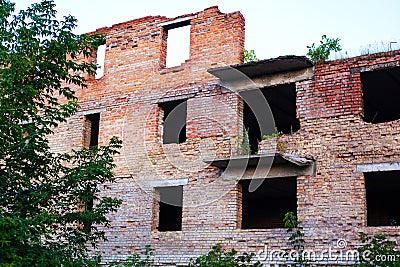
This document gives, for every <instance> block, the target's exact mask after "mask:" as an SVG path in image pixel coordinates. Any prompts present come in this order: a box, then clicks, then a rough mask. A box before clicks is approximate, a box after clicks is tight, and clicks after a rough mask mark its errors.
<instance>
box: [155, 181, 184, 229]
mask: <svg viewBox="0 0 400 267" xmlns="http://www.w3.org/2000/svg"><path fill="white" fill-rule="evenodd" d="M156 190H157V191H158V193H159V196H160V199H159V214H158V227H157V228H158V230H159V231H181V230H182V199H183V190H182V186H168V187H158V188H156Z"/></svg>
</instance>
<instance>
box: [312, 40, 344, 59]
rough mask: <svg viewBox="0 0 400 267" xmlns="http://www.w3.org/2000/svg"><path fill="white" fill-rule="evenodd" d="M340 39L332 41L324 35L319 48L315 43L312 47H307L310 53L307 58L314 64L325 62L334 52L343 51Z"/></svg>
mask: <svg viewBox="0 0 400 267" xmlns="http://www.w3.org/2000/svg"><path fill="white" fill-rule="evenodd" d="M339 42H340V39H339V38H336V39H332V38H328V37H326V35H322V39H321V41H320V45H319V46H317V47H316V46H315V44H314V43H313V44H312V45H311V46H307V48H308V53H307V56H308V57H309V58H310V59H311V61H313V62H323V61H325V60H327V59H328V58H329V55H330V54H331V52H332V51H334V52H339V51H341V50H342V47H341V46H340V44H339Z"/></svg>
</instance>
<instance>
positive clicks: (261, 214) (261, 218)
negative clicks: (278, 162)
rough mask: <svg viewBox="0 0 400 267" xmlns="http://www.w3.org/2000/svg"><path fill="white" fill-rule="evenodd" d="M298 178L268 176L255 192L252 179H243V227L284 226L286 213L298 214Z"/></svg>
mask: <svg viewBox="0 0 400 267" xmlns="http://www.w3.org/2000/svg"><path fill="white" fill-rule="evenodd" d="M296 180H297V179H296V177H285V178H268V179H265V180H264V181H263V183H262V184H261V185H260V186H259V187H258V188H257V189H256V190H255V191H254V192H249V185H250V182H251V180H242V181H241V182H240V183H241V186H242V229H268V228H283V227H284V223H283V218H284V216H285V214H286V213H287V212H293V213H294V214H297V196H296V192H297V184H296Z"/></svg>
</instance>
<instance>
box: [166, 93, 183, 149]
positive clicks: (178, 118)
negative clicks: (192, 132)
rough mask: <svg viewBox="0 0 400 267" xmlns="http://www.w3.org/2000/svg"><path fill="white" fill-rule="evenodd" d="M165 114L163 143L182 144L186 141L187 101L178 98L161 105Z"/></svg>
mask: <svg viewBox="0 0 400 267" xmlns="http://www.w3.org/2000/svg"><path fill="white" fill-rule="evenodd" d="M159 107H160V111H161V112H162V114H163V127H162V128H163V143H164V144H172V143H176V144H180V143H183V142H185V141H186V117H187V101H186V99H185V100H177V101H171V102H166V103H162V104H160V105H159Z"/></svg>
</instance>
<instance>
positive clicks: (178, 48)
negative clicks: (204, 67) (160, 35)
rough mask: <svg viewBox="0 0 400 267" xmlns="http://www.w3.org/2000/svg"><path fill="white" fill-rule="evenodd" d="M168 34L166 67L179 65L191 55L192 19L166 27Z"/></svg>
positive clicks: (165, 30)
mask: <svg viewBox="0 0 400 267" xmlns="http://www.w3.org/2000/svg"><path fill="white" fill-rule="evenodd" d="M164 32H165V34H166V36H167V51H166V52H167V58H166V67H167V68H169V67H174V66H179V65H180V64H181V63H183V62H185V60H187V59H189V56H190V20H186V21H182V22H180V23H176V24H172V25H170V26H169V27H164Z"/></svg>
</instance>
